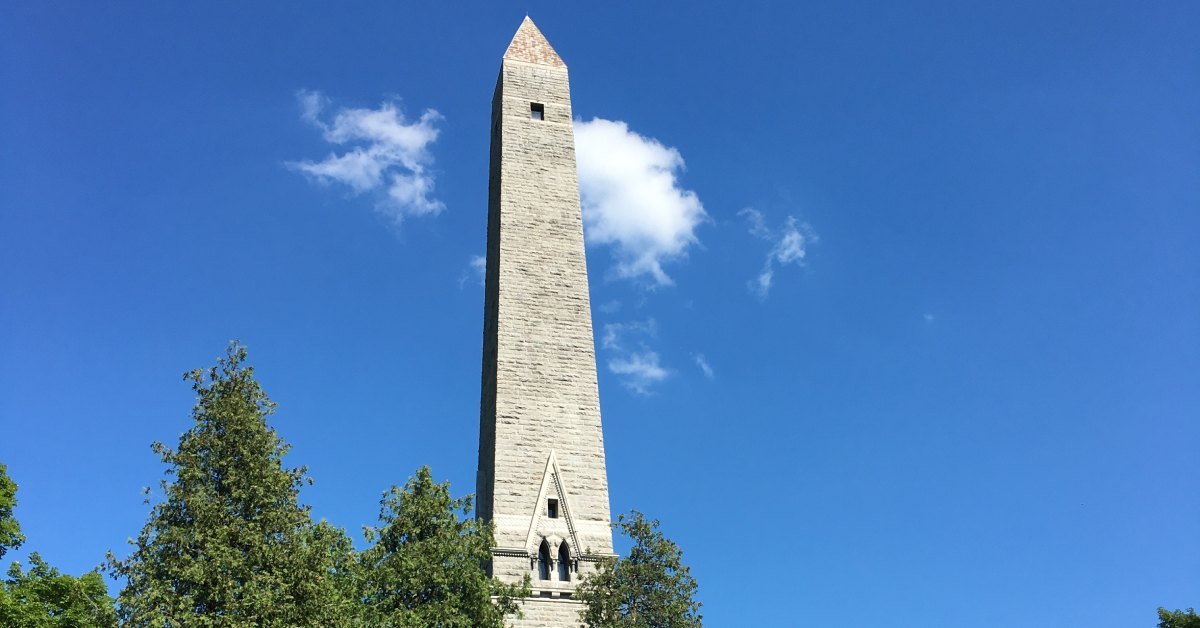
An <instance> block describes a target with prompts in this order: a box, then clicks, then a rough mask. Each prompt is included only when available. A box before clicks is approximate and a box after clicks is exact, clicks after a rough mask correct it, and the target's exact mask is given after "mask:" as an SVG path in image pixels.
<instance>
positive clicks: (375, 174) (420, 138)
mask: <svg viewBox="0 0 1200 628" xmlns="http://www.w3.org/2000/svg"><path fill="white" fill-rule="evenodd" d="M297 100H298V101H299V103H300V117H301V119H303V120H304V121H305V122H308V123H309V124H311V125H313V126H315V127H316V128H318V129H320V130H321V134H322V136H323V137H324V138H325V141H327V142H329V143H330V144H333V145H335V146H339V147H341V146H344V147H346V148H345V150H344V152H342V153H341V154H338V153H337V152H331V153H330V154H329V155H328V156H326V157H325V158H324V159H322V160H320V161H294V162H288V164H287V165H288V167H290V168H292V169H294V170H298V171H300V172H303V173H304V174H306V175H308V176H310V177H312V178H314V179H316V180H317V181H319V182H321V183H324V184H329V183H340V184H343V185H346V186H349V187H350V189H351V190H353V191H354V192H355V193H356V194H362V193H366V192H379V193H380V194H379V195H380V202H379V205H378V207H379V209H380V210H381V211H382V212H384V213H385V214H386V215H387V216H389V217H390V218H391V219H392V220H394V221H395V222H396V223H400V222H401V221H402V220H403V219H404V218H405V217H406V216H427V215H436V214H438V213H439V212H441V211H442V210H443V209H445V205H443V204H442V202H441V201H439V200H437V199H436V198H434V197H433V187H434V176H433V173H432V172H430V170H429V168H430V167H431V166H432V165H433V157H432V156H431V155H430V153H429V147H430V145H432V144H433V143H434V142H435V141H437V137H438V129H437V127H436V126H435V125H436V123H437V122H438V121H439V120H441V116H440V115H439V114H438V112H436V111H434V110H432V109H426V110H425V112H424V113H422V114H421V117H420V118H419V119H417V120H415V121H410V120H407V119H406V118H405V117H404V113H403V112H402V111H400V109H399V107H398V106H397V104H396V103H395V102H385V103H383V104H381V105H380V106H379V108H378V109H345V108H344V109H341V110H339V111H338V112H337V113H336V114H334V115H333V118H332V120H330V121H326V120H324V119H322V114H323V113H324V111H325V109H326V107H327V106H328V104H329V99H328V98H326V97H325V96H324V95H323V94H321V93H320V92H310V91H301V92H300V93H299V94H297Z"/></svg>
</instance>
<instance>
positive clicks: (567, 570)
mask: <svg viewBox="0 0 1200 628" xmlns="http://www.w3.org/2000/svg"><path fill="white" fill-rule="evenodd" d="M558 579H559V580H562V581H563V582H567V581H569V580H570V579H571V550H569V549H567V543H566V541H563V543H562V545H559V546H558Z"/></svg>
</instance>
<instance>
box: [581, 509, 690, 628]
mask: <svg viewBox="0 0 1200 628" xmlns="http://www.w3.org/2000/svg"><path fill="white" fill-rule="evenodd" d="M658 525H659V523H658V521H655V520H647V519H646V517H645V516H644V515H643V514H642V513H640V512H638V511H636V510H634V511H632V512H631V513H630V514H629V515H621V516H620V517H618V519H617V523H616V524H615V525H614V526H613V527H614V528H616V529H618V530H620V531H621V532H623V533H624V534H625V535H626V536H627V537H629V539H630V540H631V541H633V548H632V549H631V550H630V551H629V556H627V557H624V558H620V559H604V560H602V561H600V563H599V564H598V566H597V571H596V572H595V573H594V574H592V575H590V576H588V577H587V578H585V579H584V581H583V583H582V584H580V586H579V597H580V599H581V600H582V601H583V602H584V604H585V608H584V610H582V611H581V612H580V618H581V620H582V621H583V622H584V623H585V624H586V625H587V626H591V627H592V628H601V627H603V628H691V627H699V626H700V625H701V615H700V603H699V602H697V601H696V600H695V595H696V581H695V579H693V578H692V575H691V573H690V570H689V569H688V568H687V567H686V566H685V565H684V564H683V561H682V558H683V552H682V551H680V549H679V546H677V545H675V543H673V542H671V541H670V540H669V539H667V538H666V537H664V536H663V534H662V532H661V531H659V529H658Z"/></svg>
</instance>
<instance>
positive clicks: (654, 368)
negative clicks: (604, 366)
mask: <svg viewBox="0 0 1200 628" xmlns="http://www.w3.org/2000/svg"><path fill="white" fill-rule="evenodd" d="M608 369H609V370H610V371H612V372H613V373H616V374H617V375H621V376H622V377H623V379H624V383H625V385H626V386H628V387H629V388H631V389H633V391H634V392H637V393H639V394H642V395H648V394H650V387H651V386H652V385H654V384H656V383H658V382H661V381H662V380H664V379H666V378H667V376H668V375H670V374H671V372H670V371H668V370H667V369H665V368H663V367H662V366H661V365H660V364H659V363H658V354H657V353H655V352H653V351H645V352H638V353H630V354H628V355H624V356H621V357H616V358H613V359H611V360H609V361H608Z"/></svg>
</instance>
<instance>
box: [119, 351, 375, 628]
mask: <svg viewBox="0 0 1200 628" xmlns="http://www.w3.org/2000/svg"><path fill="white" fill-rule="evenodd" d="M184 379H185V380H188V381H190V382H191V383H192V389H193V390H195V392H196V396H197V403H196V405H195V407H194V408H193V409H192V419H193V423H192V427H191V429H189V430H188V431H187V432H185V433H184V434H183V435H182V436H181V437H180V440H179V447H178V448H177V449H170V448H168V447H167V446H165V445H163V444H162V443H155V444H154V445H153V449H154V451H155V453H157V454H158V455H159V456H161V458H162V461H163V463H165V464H166V465H167V470H166V475H167V479H164V480H163V481H162V483H161V486H162V490H163V493H164V498H163V501H162V502H161V503H158V504H157V505H155V506H154V507H153V508H152V510H151V512H150V516H149V519H148V520H147V522H146V525H145V527H144V528H143V529H142V531H141V533H140V534H139V535H138V537H137V539H136V540H134V541H131V543H132V545H133V551H132V553H131V555H130V556H128V557H127V558H125V559H123V560H118V559H116V558H115V557H114V556H113V555H112V554H111V553H110V554H109V563H108V565H109V569H110V572H111V573H112V575H113V576H114V577H118V578H123V579H124V580H125V582H126V583H125V587H124V588H123V589H122V590H121V593H120V596H119V598H118V602H119V604H120V606H119V611H120V615H121V619H122V620H123V622H124V623H126V624H128V625H131V626H200V627H203V626H222V627H229V626H338V625H343V624H345V623H346V622H348V621H349V620H348V617H350V616H351V615H352V612H351V609H352V608H353V602H352V600H351V599H349V598H348V595H347V592H348V586H349V585H348V584H347V581H348V578H349V577H350V573H351V572H352V571H353V569H352V564H351V563H352V558H351V556H352V548H351V545H350V541H349V539H348V538H347V537H346V535H345V534H344V533H343V532H342V531H341V530H339V529H337V528H334V527H332V526H330V525H328V524H326V523H324V522H322V523H319V524H315V525H314V524H313V522H312V519H311V517H310V514H309V509H308V507H307V506H302V505H300V504H299V503H298V501H297V497H298V494H299V490H300V486H301V484H302V483H303V482H304V481H305V480H307V478H306V477H305V473H306V470H305V469H304V468H294V469H285V468H284V467H283V457H284V455H285V454H286V453H287V451H288V448H289V446H288V445H287V444H286V443H284V442H283V440H282V439H280V438H279V436H278V435H277V434H276V433H275V430H273V429H271V428H270V427H269V426H268V425H267V421H266V419H267V415H269V414H272V413H273V412H274V409H275V404H274V403H272V402H271V400H270V399H268V398H267V395H266V393H265V392H263V390H262V388H261V387H260V386H259V384H258V382H257V381H256V380H255V378H254V369H253V368H252V367H250V366H248V365H247V364H246V349H245V348H244V347H242V346H240V345H238V344H237V343H236V342H235V343H231V344H230V346H229V349H228V351H227V353H226V355H225V357H224V358H221V359H220V360H218V362H217V364H216V365H215V366H213V367H212V368H210V369H208V370H207V371H205V370H202V369H197V370H194V371H191V372H189V373H186V374H184Z"/></svg>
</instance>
